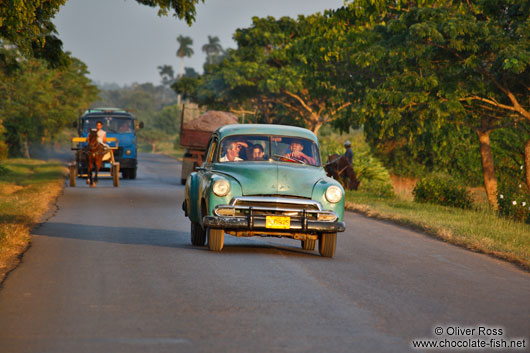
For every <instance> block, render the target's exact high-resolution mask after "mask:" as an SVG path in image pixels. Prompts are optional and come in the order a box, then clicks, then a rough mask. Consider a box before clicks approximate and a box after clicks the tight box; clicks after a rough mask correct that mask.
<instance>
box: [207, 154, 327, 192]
mask: <svg viewBox="0 0 530 353" xmlns="http://www.w3.org/2000/svg"><path fill="white" fill-rule="evenodd" d="M215 170H216V171H218V172H221V173H223V174H227V175H229V176H231V177H232V178H234V179H236V180H237V181H238V182H239V184H240V185H241V188H242V191H243V195H245V196H246V195H290V196H299V197H307V198H311V195H312V192H313V186H314V185H315V183H316V182H318V181H319V180H320V179H321V178H323V177H324V176H325V173H324V170H323V169H322V168H316V167H309V166H306V165H302V164H287V163H277V162H248V163H219V164H217V165H216V167H215Z"/></svg>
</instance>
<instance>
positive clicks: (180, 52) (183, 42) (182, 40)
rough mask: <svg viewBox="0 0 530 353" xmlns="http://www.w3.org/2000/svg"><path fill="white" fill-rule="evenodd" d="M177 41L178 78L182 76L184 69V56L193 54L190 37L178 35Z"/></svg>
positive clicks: (189, 56)
mask: <svg viewBox="0 0 530 353" xmlns="http://www.w3.org/2000/svg"><path fill="white" fill-rule="evenodd" d="M177 42H178V43H179V47H178V49H177V57H179V58H180V59H181V64H180V70H179V78H180V77H182V74H183V69H184V58H185V57H188V58H191V56H192V55H193V48H191V45H193V39H191V37H184V36H183V35H179V36H178V37H177Z"/></svg>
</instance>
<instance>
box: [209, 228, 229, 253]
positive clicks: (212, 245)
mask: <svg viewBox="0 0 530 353" xmlns="http://www.w3.org/2000/svg"><path fill="white" fill-rule="evenodd" d="M224 238H225V231H224V230H222V229H214V228H208V248H209V249H210V251H221V250H223V245H224V240H225V239H224Z"/></svg>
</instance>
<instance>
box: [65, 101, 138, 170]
mask: <svg viewBox="0 0 530 353" xmlns="http://www.w3.org/2000/svg"><path fill="white" fill-rule="evenodd" d="M98 121H101V123H102V124H103V130H104V131H105V132H106V133H107V138H109V137H114V138H116V141H117V146H118V148H117V149H116V150H115V151H114V159H115V161H116V162H119V163H120V170H121V173H122V178H123V179H136V170H137V167H138V160H137V142H136V130H137V129H138V128H143V123H142V122H140V123H138V122H137V120H136V119H135V118H134V117H133V115H132V114H131V113H129V112H128V111H126V110H123V109H118V108H95V109H88V110H86V111H85V113H84V114H83V115H82V116H81V117H80V118H79V122H78V123H77V124H74V126H75V127H77V132H78V135H79V137H87V136H88V134H89V133H90V129H95V128H96V123H97V122H98ZM107 164H108V163H104V165H103V166H102V168H101V170H109V168H110V165H107ZM85 167H86V166H83V165H79V166H78V169H79V170H80V171H81V170H84V168H85Z"/></svg>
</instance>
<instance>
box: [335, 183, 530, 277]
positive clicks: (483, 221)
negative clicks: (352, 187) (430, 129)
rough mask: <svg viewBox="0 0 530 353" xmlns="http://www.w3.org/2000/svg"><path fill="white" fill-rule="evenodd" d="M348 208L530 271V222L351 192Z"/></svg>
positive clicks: (480, 211) (347, 198) (347, 197)
mask: <svg viewBox="0 0 530 353" xmlns="http://www.w3.org/2000/svg"><path fill="white" fill-rule="evenodd" d="M346 208H348V209H350V210H353V211H356V212H359V213H362V214H364V215H367V216H369V217H373V218H378V219H383V220H389V221H392V222H395V223H398V224H401V225H406V226H410V227H413V228H416V229H419V230H422V231H424V232H426V233H428V234H430V235H433V236H435V237H436V238H439V239H442V240H444V241H447V242H448V243H452V244H455V245H458V246H462V247H464V248H467V249H469V250H472V251H477V252H481V253H485V254H488V255H493V256H495V257H497V258H500V259H504V260H507V261H510V262H513V263H515V264H517V265H519V266H520V267H522V268H524V269H525V270H527V271H530V225H528V224H524V223H516V222H513V221H510V220H508V219H504V218H499V217H498V216H497V214H496V213H494V212H493V211H490V210H489V209H487V208H486V207H483V208H482V209H476V210H462V209H458V208H452V207H444V206H438V205H433V204H423V203H416V202H413V201H409V200H403V199H400V198H397V197H393V198H383V197H380V196H376V195H374V194H371V193H368V192H362V191H353V192H352V191H348V192H347V194H346Z"/></svg>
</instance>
